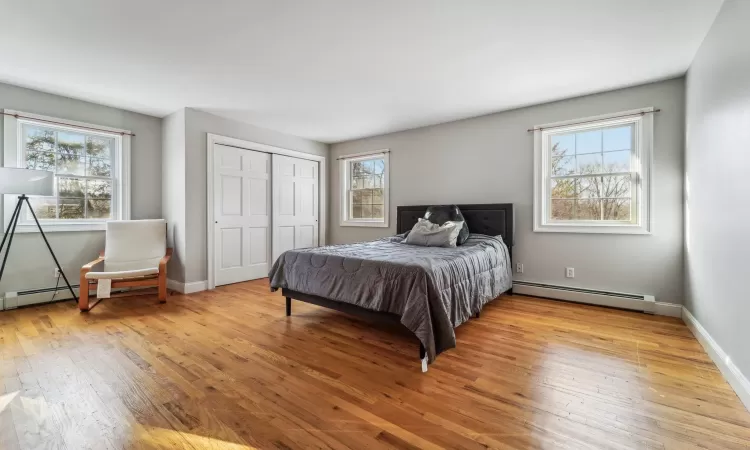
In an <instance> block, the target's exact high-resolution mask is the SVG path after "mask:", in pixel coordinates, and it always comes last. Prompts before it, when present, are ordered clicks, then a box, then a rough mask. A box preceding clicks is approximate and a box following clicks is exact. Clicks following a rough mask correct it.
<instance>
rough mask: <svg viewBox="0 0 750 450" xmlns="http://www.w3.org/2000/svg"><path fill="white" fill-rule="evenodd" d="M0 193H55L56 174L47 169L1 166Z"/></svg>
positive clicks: (45, 194)
mask: <svg viewBox="0 0 750 450" xmlns="http://www.w3.org/2000/svg"><path fill="white" fill-rule="evenodd" d="M0 194H17V195H23V194H25V195H43V196H51V195H54V194H55V174H54V173H53V172H48V171H46V170H32V169H18V168H15V167H0Z"/></svg>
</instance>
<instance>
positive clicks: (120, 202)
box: [2, 109, 131, 233]
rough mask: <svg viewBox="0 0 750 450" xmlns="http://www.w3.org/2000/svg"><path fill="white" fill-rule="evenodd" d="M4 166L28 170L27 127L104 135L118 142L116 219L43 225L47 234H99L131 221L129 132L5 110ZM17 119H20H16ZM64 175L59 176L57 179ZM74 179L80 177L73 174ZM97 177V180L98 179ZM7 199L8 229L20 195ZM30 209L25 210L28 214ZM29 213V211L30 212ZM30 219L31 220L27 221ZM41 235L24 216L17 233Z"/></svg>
mask: <svg viewBox="0 0 750 450" xmlns="http://www.w3.org/2000/svg"><path fill="white" fill-rule="evenodd" d="M3 112H4V113H6V114H10V115H6V116H4V125H3V131H4V142H3V144H4V146H3V156H4V166H5V167H21V168H24V167H26V163H25V161H26V159H25V158H26V148H25V146H24V139H23V127H24V125H29V124H30V125H32V126H34V125H36V126H40V127H43V128H49V129H55V130H62V131H70V132H75V133H82V134H86V135H94V136H102V137H106V138H113V139H114V140H115V149H114V150H113V151H114V155H112V166H111V170H112V198H111V202H112V203H111V211H112V217H110V218H107V219H39V223H40V224H41V225H42V228H43V229H44V231H45V232H57V231H95V230H105V229H106V222H107V221H108V220H129V219H130V143H131V136H130V131H129V130H122V129H118V128H112V127H106V126H101V125H96V124H90V123H84V122H77V121H72V120H66V119H60V118H57V117H49V116H43V115H39V114H31V113H25V112H21V111H13V110H8V109H6V110H4V111H3ZM16 116H17V117H16ZM60 177H65V176H64V175H57V174H55V180H56V182H55V183H56V184H55V185H56V186H57V180H58V179H59V178H60ZM69 177H70V178H76V176H75V175H70V176H69ZM94 178H96V177H94ZM2 197H4V198H3V213H4V214H3V228H6V227H7V226H8V223H9V222H10V217H11V215H12V214H13V209H14V208H15V205H16V201H17V197H18V196H16V195H4V196H2ZM27 209H28V208H27V207H24V211H26V210H27ZM26 212H27V213H28V211H26ZM27 216H28V218H27ZM33 232H39V229H38V228H37V226H36V224H35V223H34V221H33V219H31V217H30V215H28V214H24V216H22V217H21V220H19V221H18V225H17V227H16V233H33Z"/></svg>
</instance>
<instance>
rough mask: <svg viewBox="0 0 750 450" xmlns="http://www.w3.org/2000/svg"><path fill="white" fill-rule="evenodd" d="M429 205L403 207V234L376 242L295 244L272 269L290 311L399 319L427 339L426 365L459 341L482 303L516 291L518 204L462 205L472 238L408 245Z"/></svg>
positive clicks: (422, 354) (423, 347) (423, 342)
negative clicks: (300, 305) (297, 306)
mask: <svg viewBox="0 0 750 450" xmlns="http://www.w3.org/2000/svg"><path fill="white" fill-rule="evenodd" d="M427 207H428V206H427V205H424V206H399V207H398V208H397V211H396V224H397V225H396V228H397V233H398V234H397V235H396V236H390V237H386V238H382V239H377V240H375V241H369V242H360V243H355V244H343V245H332V246H327V247H318V248H308V249H298V250H290V251H287V252H285V253H284V254H282V255H281V256H280V257H279V258H278V259H277V260H276V262H275V263H274V265H273V267H272V268H271V271H270V273H269V280H270V285H271V290H272V291H276V290H278V289H281V290H282V295H283V296H284V297H286V314H287V316H289V315H291V308H292V299H294V300H299V301H303V302H307V303H312V304H315V305H319V306H323V307H326V308H330V309H335V310H338V311H342V312H345V313H350V314H355V315H360V316H366V317H368V318H370V319H372V320H374V321H381V322H382V321H385V322H389V323H394V322H395V323H399V324H401V325H403V326H404V327H406V329H408V330H409V331H410V332H411V333H412V334H414V335H415V336H416V337H417V339H418V340H419V342H420V346H419V349H420V350H419V358H420V360H421V361H422V370H423V371H426V370H427V364H428V363H432V362H433V361H434V360H435V358H436V357H437V355H438V354H440V353H441V352H443V351H445V350H448V349H450V348H453V347H455V346H456V337H455V333H454V329H455V328H456V327H458V326H459V325H461V324H462V323H464V322H466V321H468V320H469V319H470V318H471V317H472V316H474V317H478V316H479V314H480V312H481V310H482V307H483V306H484V305H485V304H487V303H489V302H490V301H492V300H493V299H495V298H497V297H498V296H499V295H501V294H503V293H508V294H512V272H511V251H512V247H513V243H514V241H513V231H514V219H513V205H512V204H509V203H502V204H483V205H458V207H459V208H460V209H461V213H462V214H463V215H464V218H465V220H466V223H467V224H468V226H469V231H470V233H471V234H470V236H469V239H468V240H467V241H466V242H465V243H464V244H463V245H460V246H458V247H455V248H441V247H420V246H415V245H406V244H403V243H402V241H403V240H404V233H406V232H407V231H409V230H411V229H412V227H413V226H414V224H415V223H417V220H418V219H419V218H420V217H423V216H424V213H425V211H426V209H427Z"/></svg>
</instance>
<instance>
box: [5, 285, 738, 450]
mask: <svg viewBox="0 0 750 450" xmlns="http://www.w3.org/2000/svg"><path fill="white" fill-rule="evenodd" d="M457 336H458V347H457V348H455V349H453V350H450V351H448V352H446V353H443V354H442V355H440V356H439V357H438V358H437V361H436V362H435V363H434V364H432V365H431V366H430V370H429V372H427V373H425V374H423V373H421V372H420V365H419V361H418V358H417V352H418V349H417V342H416V340H415V339H414V338H413V337H410V336H408V335H407V334H404V333H400V332H398V331H396V330H393V329H387V328H384V327H383V326H380V325H378V326H376V325H373V324H371V323H368V322H366V321H362V320H359V319H357V318H353V317H350V316H347V315H345V314H342V313H337V312H333V311H330V310H326V309H322V308H318V307H315V306H311V305H306V304H303V303H300V302H294V304H293V313H292V317H286V316H285V312H284V300H283V298H282V297H281V296H280V295H279V294H278V293H273V294H272V293H270V292H269V290H268V285H267V280H258V281H253V282H248V283H242V284H237V285H233V286H228V287H222V288H219V289H217V290H215V291H213V292H203V293H198V294H193V295H189V296H182V295H173V296H171V297H170V298H169V301H168V303H167V304H165V305H159V304H158V303H157V301H156V298H155V297H154V298H151V297H133V298H119V299H110V300H105V301H104V302H102V303H101V304H99V305H98V306H97V307H95V308H94V309H93V310H92V311H91V312H90V313H88V314H80V313H79V312H78V310H77V308H76V305H75V304H74V303H73V302H72V301H68V302H64V303H57V304H51V305H46V306H39V307H33V308H26V309H20V310H15V311H8V312H0V449H3V450H10V449H18V448H21V449H36V448H45V449H58V448H59V449H71V450H73V449H85V448H91V449H120V448H127V449H130V448H144V449H154V448H180V449H182V448H184V449H248V448H264V449H265V448H279V449H289V448H336V449H344V448H352V449H368V448H425V449H429V448H466V449H483V448H499V449H525V448H568V449H631V448H638V449H698V448H700V449H706V448H709V449H719V448H728V449H747V448H748V447H749V446H750V413H748V412H747V411H746V410H745V409H744V407H743V406H742V404H741V403H740V401H739V400H738V398H737V397H736V395H735V394H734V392H733V391H732V390H731V388H730V387H729V385H728V384H727V383H726V382H725V381H724V379H723V378H722V376H721V374H720V373H719V371H718V370H717V369H716V367H715V366H714V364H713V363H712V362H711V361H710V359H709V358H708V356H707V355H706V354H705V353H704V351H703V349H702V348H701V347H700V345H699V344H698V342H697V341H696V340H695V339H694V338H693V336H692V335H691V334H690V331H688V329H687V328H686V327H685V325H684V324H683V323H682V322H681V321H680V320H679V319H673V318H666V317H654V316H648V315H644V314H638V313H632V312H625V311H617V310H610V309H604V308H598V307H590V306H582V305H575V304H569V303H563V302H555V301H549V300H540V299H533V298H528V297H522V296H514V297H501V298H499V299H497V300H495V301H494V302H492V303H491V304H490V305H488V306H487V307H486V308H485V310H484V311H483V312H482V316H481V318H479V319H472V320H471V321H470V322H468V323H466V324H464V325H462V326H461V327H460V328H458V330H457Z"/></svg>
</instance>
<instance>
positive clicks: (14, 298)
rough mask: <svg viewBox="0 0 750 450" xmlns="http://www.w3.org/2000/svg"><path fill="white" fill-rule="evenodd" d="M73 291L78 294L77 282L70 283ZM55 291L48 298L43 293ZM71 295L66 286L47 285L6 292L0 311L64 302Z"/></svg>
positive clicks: (116, 291)
mask: <svg viewBox="0 0 750 450" xmlns="http://www.w3.org/2000/svg"><path fill="white" fill-rule="evenodd" d="M70 286H71V287H72V288H73V289H74V290H75V291H76V295H77V294H78V288H79V287H80V286H79V285H77V284H71V285H70ZM55 291H57V294H55V295H54V299H53V298H52V297H53V296H52V295H50V296H49V299H48V298H47V297H46V296H45V295H44V294H52V293H54V292H55ZM125 291H126V289H116V290H112V293H113V294H115V293H119V292H125ZM72 298H73V297H72V296H71V295H70V292H69V291H68V287H67V286H63V287H57V288H53V287H49V288H40V289H28V290H25V291H18V292H6V293H5V297H2V298H0V300H1V302H0V311H3V310H9V309H16V308H23V307H26V306H37V305H45V304H48V303H57V302H64V301H68V300H70V299H72Z"/></svg>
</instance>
